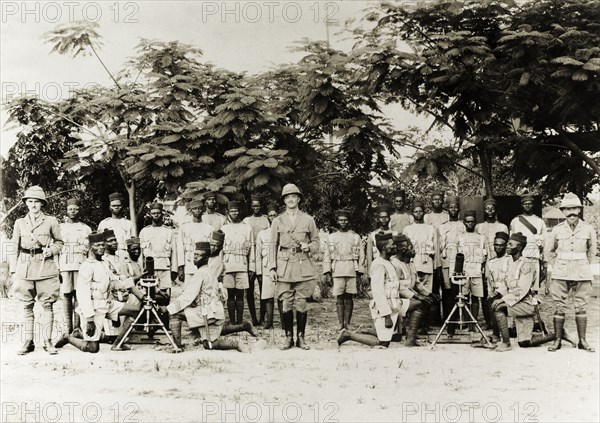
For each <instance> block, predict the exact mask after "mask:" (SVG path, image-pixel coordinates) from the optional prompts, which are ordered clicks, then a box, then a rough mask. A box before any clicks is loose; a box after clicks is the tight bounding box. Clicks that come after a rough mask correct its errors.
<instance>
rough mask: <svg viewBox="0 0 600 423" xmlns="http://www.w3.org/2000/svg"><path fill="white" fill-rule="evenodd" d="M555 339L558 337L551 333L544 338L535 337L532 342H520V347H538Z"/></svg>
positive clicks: (543, 336)
mask: <svg viewBox="0 0 600 423" xmlns="http://www.w3.org/2000/svg"><path fill="white" fill-rule="evenodd" d="M555 338H556V336H555V335H554V334H553V333H549V334H548V335H542V336H533V337H532V338H531V340H530V341H521V342H519V347H521V348H529V347H537V346H538V345H542V344H545V343H546V342H550V341H554V339H555Z"/></svg>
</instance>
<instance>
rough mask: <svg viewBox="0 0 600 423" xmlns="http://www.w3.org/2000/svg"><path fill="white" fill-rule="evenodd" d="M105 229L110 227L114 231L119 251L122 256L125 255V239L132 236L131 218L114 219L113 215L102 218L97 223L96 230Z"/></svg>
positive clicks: (101, 230)
mask: <svg viewBox="0 0 600 423" xmlns="http://www.w3.org/2000/svg"><path fill="white" fill-rule="evenodd" d="M105 229H112V230H113V231H114V232H115V237H116V238H117V242H118V243H119V251H121V252H122V253H123V257H125V256H126V255H127V244H126V243H125V241H126V240H127V239H129V238H131V237H132V236H133V225H132V223H131V220H129V219H125V218H124V217H122V218H120V219H115V218H114V217H107V218H106V219H104V220H102V221H101V222H100V224H99V225H98V232H103V231H104V230H105Z"/></svg>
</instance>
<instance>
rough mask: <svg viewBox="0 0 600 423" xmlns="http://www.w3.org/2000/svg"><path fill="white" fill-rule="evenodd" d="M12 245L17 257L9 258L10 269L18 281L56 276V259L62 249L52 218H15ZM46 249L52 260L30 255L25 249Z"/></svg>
mask: <svg viewBox="0 0 600 423" xmlns="http://www.w3.org/2000/svg"><path fill="white" fill-rule="evenodd" d="M12 244H13V246H14V251H15V252H16V254H11V255H10V269H11V271H14V272H15V276H16V277H17V278H19V279H26V280H31V281H35V280H42V279H47V278H51V277H55V276H58V267H57V265H56V261H55V260H54V259H55V258H58V254H59V253H60V251H61V250H62V248H63V240H62V236H61V233H60V225H59V224H58V220H57V219H56V218H55V217H54V216H47V215H45V214H44V213H40V215H39V216H38V218H37V219H35V221H33V220H32V219H31V215H30V214H27V215H26V216H25V217H21V218H19V219H17V221H16V222H15V226H14V229H13V237H12ZM46 246H48V248H49V249H50V251H51V252H52V255H53V257H48V258H46V259H44V258H43V255H42V254H41V253H38V254H31V253H29V252H25V251H24V250H36V249H42V248H45V247H46Z"/></svg>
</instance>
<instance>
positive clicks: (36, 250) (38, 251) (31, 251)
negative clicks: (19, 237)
mask: <svg viewBox="0 0 600 423" xmlns="http://www.w3.org/2000/svg"><path fill="white" fill-rule="evenodd" d="M20 250H21V251H22V252H24V253H26V254H42V253H43V252H44V249H43V248H31V249H29V248H21V249H20Z"/></svg>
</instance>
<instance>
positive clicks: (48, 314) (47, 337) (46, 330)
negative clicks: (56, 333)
mask: <svg viewBox="0 0 600 423" xmlns="http://www.w3.org/2000/svg"><path fill="white" fill-rule="evenodd" d="M53 328H54V308H53V304H44V309H43V310H42V335H43V336H44V350H45V351H46V352H47V353H48V354H50V355H54V354H58V351H57V350H56V348H54V345H52V329H53Z"/></svg>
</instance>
